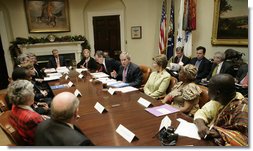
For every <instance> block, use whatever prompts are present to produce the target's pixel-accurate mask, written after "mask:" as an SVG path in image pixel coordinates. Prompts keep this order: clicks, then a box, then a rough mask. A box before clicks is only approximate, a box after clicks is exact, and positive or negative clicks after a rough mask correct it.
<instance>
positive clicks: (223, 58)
mask: <svg viewBox="0 0 253 151" xmlns="http://www.w3.org/2000/svg"><path fill="white" fill-rule="evenodd" d="M216 55H219V56H220V57H221V60H222V61H224V60H225V53H223V52H220V51H217V52H215V53H214V56H216Z"/></svg>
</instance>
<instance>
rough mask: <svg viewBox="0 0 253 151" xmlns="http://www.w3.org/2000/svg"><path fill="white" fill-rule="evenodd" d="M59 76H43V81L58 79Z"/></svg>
mask: <svg viewBox="0 0 253 151" xmlns="http://www.w3.org/2000/svg"><path fill="white" fill-rule="evenodd" d="M59 79H60V78H59V77H58V76H51V77H44V81H53V80H59Z"/></svg>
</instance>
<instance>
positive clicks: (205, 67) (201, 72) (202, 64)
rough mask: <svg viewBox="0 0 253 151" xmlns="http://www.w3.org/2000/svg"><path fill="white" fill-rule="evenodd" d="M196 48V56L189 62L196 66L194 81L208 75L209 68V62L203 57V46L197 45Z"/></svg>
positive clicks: (199, 80)
mask: <svg viewBox="0 0 253 151" xmlns="http://www.w3.org/2000/svg"><path fill="white" fill-rule="evenodd" d="M196 50H197V57H194V58H192V59H191V61H190V64H193V65H195V66H196V67H197V69H198V72H197V76H196V80H195V83H200V82H201V79H204V78H206V77H207V76H208V74H209V72H210V70H211V62H210V61H209V60H208V59H206V57H205V53H206V48H205V47H202V46H199V47H197V48H196Z"/></svg>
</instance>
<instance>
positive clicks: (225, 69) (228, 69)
mask: <svg viewBox="0 0 253 151" xmlns="http://www.w3.org/2000/svg"><path fill="white" fill-rule="evenodd" d="M216 66H217V64H213V65H212V68H211V71H210V73H209V75H208V76H207V79H208V80H209V79H210V78H211V77H212V74H213V70H214V68H215V67H216ZM220 73H226V74H230V75H233V74H234V69H233V66H232V64H230V63H228V62H226V61H224V62H223V64H222V66H221V69H220Z"/></svg>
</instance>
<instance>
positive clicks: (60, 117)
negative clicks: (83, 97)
mask: <svg viewBox="0 0 253 151" xmlns="http://www.w3.org/2000/svg"><path fill="white" fill-rule="evenodd" d="M78 110H79V100H78V98H77V97H76V96H75V95H74V94H72V93H70V92H62V93H60V94H58V95H56V96H55V98H54V99H53V101H52V104H51V119H48V120H45V121H44V122H42V123H41V124H39V125H38V127H37V130H36V133H35V145H38V146H79V145H83V146H91V145H93V143H92V142H91V141H90V140H89V139H88V138H87V137H86V136H85V135H84V133H83V132H82V131H81V130H80V129H79V128H78V127H76V126H75V125H74V123H75V121H76V120H77V119H78V118H79V115H78Z"/></svg>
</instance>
